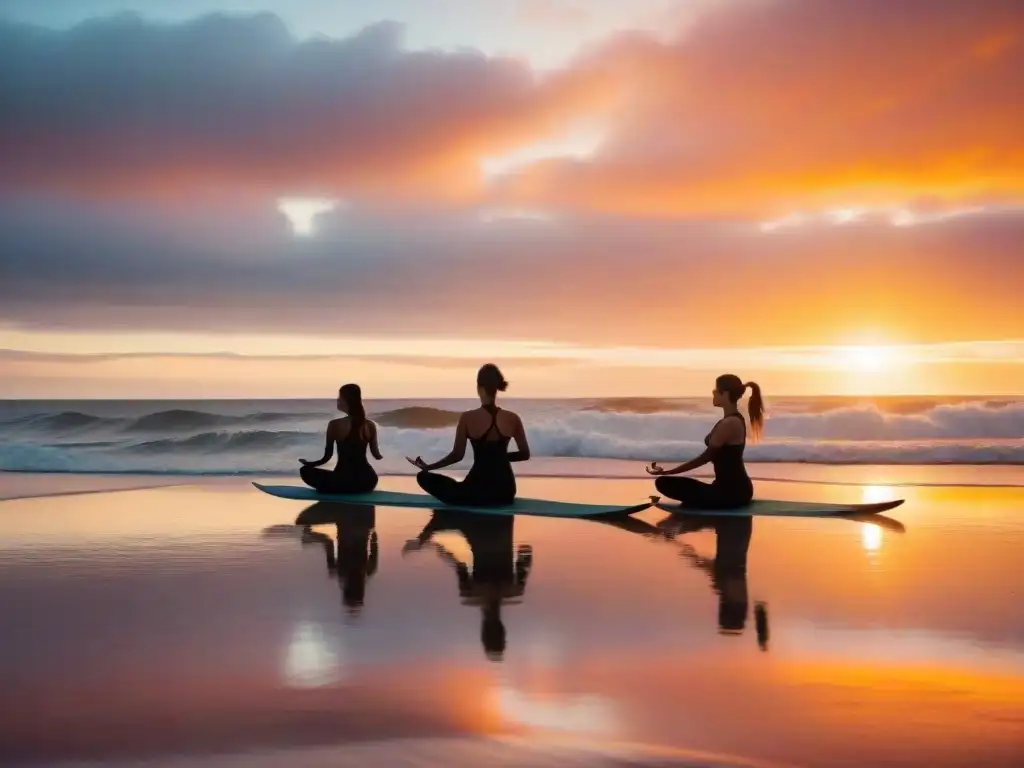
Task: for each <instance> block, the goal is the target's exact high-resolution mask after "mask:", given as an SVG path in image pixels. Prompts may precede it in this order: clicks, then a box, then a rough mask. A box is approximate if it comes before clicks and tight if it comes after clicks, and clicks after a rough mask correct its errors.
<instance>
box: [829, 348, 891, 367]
mask: <svg viewBox="0 0 1024 768" xmlns="http://www.w3.org/2000/svg"><path fill="white" fill-rule="evenodd" d="M837 355H838V358H839V361H840V366H841V367H843V368H846V369H848V370H852V371H859V372H862V373H875V372H878V371H881V370H882V369H883V368H885V367H887V366H888V365H890V364H891V363H893V362H894V361H895V356H894V354H893V352H892V350H891V349H889V348H888V347H881V346H871V347H842V348H840V349H839V350H837Z"/></svg>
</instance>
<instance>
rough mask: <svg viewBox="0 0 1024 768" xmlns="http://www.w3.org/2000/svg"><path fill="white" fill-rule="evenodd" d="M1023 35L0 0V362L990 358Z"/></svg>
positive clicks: (946, 2) (850, 372)
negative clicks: (0, 120)
mask: <svg viewBox="0 0 1024 768" xmlns="http://www.w3.org/2000/svg"><path fill="white" fill-rule="evenodd" d="M126 11H129V12H132V13H125V12H126ZM1020 71H1024V14H1021V13H1020V5H1019V3H1018V2H1015V1H1014V0H979V1H978V2H971V3H964V2H958V1H957V0H937V1H936V2H929V3H917V2H910V0H905V1H904V0H900V1H897V2H892V3H886V4H884V5H878V6H874V5H873V6H872V7H871V8H870V9H868V8H867V6H866V5H865V4H864V3H863V2H861V1H860V0H832V1H831V2H828V3H821V2H816V1H814V0H700V1H699V2H698V1H696V0H694V1H691V2H686V1H685V0H679V2H667V1H664V0H662V1H656V0H644V1H643V2H635V3H622V2H618V0H608V1H600V2H598V1H594V2H587V3H583V2H572V1H571V0H566V1H564V2H562V1H560V0H496V1H495V2H492V3H486V4H484V3H477V4H471V3H463V2H455V1H454V0H443V1H439V2H434V3H422V2H414V0H378V1H377V2H373V3H370V2H344V3H342V2H328V1H327V0H289V2H284V1H283V0H244V1H242V0H219V2H218V0H176V1H175V2H170V0H150V1H148V2H145V1H143V0H136V1H135V2H131V0H69V1H68V2H63V3H38V2H35V0H31V1H30V0H0V72H2V73H3V75H4V76H3V78H2V83H3V85H2V86H0V113H2V114H3V115H4V120H3V121H2V122H0V243H2V249H0V350H4V351H2V352H0V397H3V396H14V397H26V396H47V397H58V396H88V397H102V396H117V397H125V396H140V397H142V396H144V397H160V396H177V397H184V396H210V395H217V396H229V395H237V396H289V395H296V396H311V395H317V394H322V393H328V394H329V393H330V391H331V390H333V389H334V388H335V387H336V386H337V383H338V382H339V381H340V379H356V380H359V381H361V382H362V383H363V384H364V386H366V387H368V388H369V389H371V390H372V391H374V392H376V393H378V394H379V396H415V395H424V396H432V397H436V396H440V395H445V394H452V395H462V394H468V395H471V394H472V392H473V386H472V371H473V370H474V369H475V367H476V366H477V365H478V364H479V363H480V362H483V361H484V360H485V359H493V360H495V361H496V362H498V363H499V364H503V365H505V366H506V368H507V369H508V370H507V371H506V373H507V375H508V377H509V379H510V380H512V381H513V382H514V383H516V386H517V392H516V394H520V395H570V394H587V395H600V394H611V395H614V394H657V395H668V394H679V395H686V394H705V393H706V392H707V390H708V384H709V378H712V377H713V374H715V373H718V372H721V371H723V370H734V371H735V372H737V373H739V374H740V375H741V376H743V377H744V378H755V377H757V378H759V379H761V380H762V383H766V386H771V387H772V388H773V389H775V390H776V391H784V392H787V393H793V394H798V393H847V392H858V393H860V392H878V393H913V392H920V393H936V394H949V393H964V392H966V393H974V394H986V393H997V394H1019V393H1020V392H1021V391H1024V354H1022V349H1024V341H1022V340H1024V312H1022V311H1021V310H1020V288H1019V286H1020V285H1022V284H1024V252H1022V251H1021V248H1020V243H1021V242H1024V140H1022V139H1021V132H1020V130H1019V127H1020V126H1021V125H1024V86H1022V85H1021V84H1020V78H1019V75H1018V73H1019V72H1020ZM285 356H291V357H290V358H289V359H288V360H282V359H281V358H282V357H285Z"/></svg>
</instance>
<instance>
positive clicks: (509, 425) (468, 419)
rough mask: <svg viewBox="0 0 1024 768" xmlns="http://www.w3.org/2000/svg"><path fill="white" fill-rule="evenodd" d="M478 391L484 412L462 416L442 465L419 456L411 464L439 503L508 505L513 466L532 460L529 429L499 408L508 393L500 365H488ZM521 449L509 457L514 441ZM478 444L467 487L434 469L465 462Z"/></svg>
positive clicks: (511, 497)
mask: <svg viewBox="0 0 1024 768" xmlns="http://www.w3.org/2000/svg"><path fill="white" fill-rule="evenodd" d="M476 389H477V394H478V395H479V397H480V407H479V408H474V409H473V410H471V411H466V412H465V413H463V414H462V415H461V416H460V417H459V423H458V426H456V428H455V445H454V446H453V447H452V450H451V452H450V453H449V454H448V455H447V456H445V457H444V458H443V459H441V460H440V461H435V462H434V463H433V464H427V463H426V462H425V461H424V460H423V459H421V458H420V457H419V456H417V457H416V458H415V459H410V458H409V457H406V459H408V461H409V463H410V464H412V465H413V466H414V467H416V468H417V469H419V470H420V473H419V474H418V475H416V482H417V483H419V485H420V488H422V489H423V490H424V491H426V492H427V493H429V494H430V495H431V496H433V497H434V498H435V499H438V500H440V501H442V502H444V503H445V504H450V505H454V506H458V505H466V506H504V505H506V504H511V503H512V502H513V501H514V500H515V497H516V476H515V473H513V472H512V462H514V461H526V460H527V459H529V458H530V446H529V444H528V443H527V442H526V430H525V429H524V427H523V421H522V419H520V418H519V416H518V414H516V413H513V412H512V411H507V410H505V409H504V408H499V407H498V405H497V398H498V393H499V392H504V391H505V390H506V389H508V382H507V381H505V377H504V376H502V375H501V371H500V370H498V366H496V365H494V364H493V363H488V364H487V365H484V366H483V367H481V368H480V370H479V371H478V372H477V376H476ZM513 439H514V440H515V441H516V448H518V450H516V451H512V452H509V450H508V446H509V442H510V441H511V440H513ZM467 440H468V441H469V442H470V443H472V444H473V466H472V468H471V469H470V470H469V473H468V474H467V475H466V479H465V480H463V481H462V482H459V481H458V480H456V479H454V478H452V477H448V476H446V475H438V474H435V472H434V470H437V469H441V468H443V467H448V466H451V465H452V464H456V463H458V462H460V461H462V459H463V457H465V455H466V441H467Z"/></svg>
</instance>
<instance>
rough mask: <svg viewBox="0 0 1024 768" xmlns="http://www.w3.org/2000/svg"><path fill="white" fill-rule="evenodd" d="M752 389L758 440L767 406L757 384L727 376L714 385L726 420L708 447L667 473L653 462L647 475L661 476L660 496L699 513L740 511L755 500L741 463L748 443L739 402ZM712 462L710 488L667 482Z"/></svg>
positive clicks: (711, 436) (697, 482)
mask: <svg viewBox="0 0 1024 768" xmlns="http://www.w3.org/2000/svg"><path fill="white" fill-rule="evenodd" d="M748 389H749V390H750V404H749V406H748V413H749V415H750V433H751V436H752V437H753V438H754V439H755V440H756V439H757V438H759V437H760V435H761V431H762V429H763V427H764V401H763V400H762V398H761V388H760V387H759V386H758V385H757V384H755V383H754V382H752V381H751V382H748V383H746V384H744V383H743V382H742V381H741V380H740V378H739V377H738V376H734V375H733V374H731V373H727V374H725V375H723V376H719V377H718V378H717V379H716V380H715V389H714V391H713V392H712V403H713V404H714V405H715V406H716V407H718V408H721V409H722V418H721V419H720V420H719V421H718V423H716V424H715V426H714V427H713V428H712V429H711V432H710V433H709V434H708V436H707V437H705V438H704V445H706V446H707V448H706V449H705V450H704V452H703V453H702V454H701V455H700V456H698V457H697V458H695V459H692V460H690V461H688V462H686V463H685V464H680V465H679V466H678V467H673V468H672V469H663V468H661V467H659V466H658V464H657V462H651V465H650V466H649V467H648V468H647V473H648V474H651V475H657V476H658V479H657V480H656V481H655V482H654V486H655V487H656V488H657V489H658V492H659V493H660V494H661V495H662V496H667V497H668V498H670V499H675V500H676V501H681V502H682V503H683V505H684V506H689V507H695V508H698V509H733V508H735V507H742V506H745V505H747V504H749V503H750V502H751V500H752V499H753V498H754V484H753V483H752V482H751V481H750V476H749V475H748V474H747V469H746V467H745V466H744V464H743V449H744V448H745V447H746V443H747V423H746V421H744V419H743V414H741V413H740V411H739V401H740V398H742V397H743V395H744V393H745V392H746V391H747V390H748ZM708 462H711V463H712V464H713V465H714V467H715V479H714V482H712V483H710V484H709V483H702V482H701V481H700V480H697V479H695V478H692V477H667V475H679V474H682V473H683V472H689V471H690V470H691V469H696V468H697V467H702V466H704V465H705V464H707V463H708Z"/></svg>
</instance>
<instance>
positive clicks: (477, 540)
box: [402, 509, 533, 661]
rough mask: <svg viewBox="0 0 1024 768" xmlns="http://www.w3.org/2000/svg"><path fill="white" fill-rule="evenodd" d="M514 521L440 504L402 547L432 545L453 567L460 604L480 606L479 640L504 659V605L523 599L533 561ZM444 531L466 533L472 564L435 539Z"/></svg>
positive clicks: (497, 658)
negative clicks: (517, 537) (518, 538)
mask: <svg viewBox="0 0 1024 768" xmlns="http://www.w3.org/2000/svg"><path fill="white" fill-rule="evenodd" d="M514 525H515V517H513V516H512V515H508V516H504V515H502V516H498V515H495V516H487V515H477V514H472V513H469V512H458V511H455V510H447V509H442V510H436V511H435V512H434V514H433V515H432V516H431V518H430V520H429V521H428V522H427V524H426V525H425V526H424V527H423V530H422V531H420V534H419V536H417V537H416V538H415V539H410V540H409V541H407V542H406V544H405V546H404V547H403V548H402V553H403V555H404V554H406V553H409V552H415V551H419V550H421V549H423V548H424V547H426V546H428V545H430V546H432V547H433V549H434V550H435V551H436V552H437V554H438V555H439V556H440V557H441V559H442V560H444V561H445V562H447V563H448V564H449V565H451V566H452V567H453V568H454V569H455V574H456V577H457V579H458V588H459V597H460V598H461V600H462V604H463V605H476V606H478V607H479V608H480V642H481V643H482V645H483V647H484V652H485V653H486V655H487V657H488V658H489V659H491V660H492V661H500V660H501V659H502V658H503V656H504V653H505V647H506V633H505V623H504V621H503V620H502V617H501V608H502V606H503V605H509V604H511V605H514V604H516V603H518V602H520V600H519V599H520V598H522V596H523V594H524V592H525V591H526V581H527V579H528V578H529V575H530V569H531V568H532V566H533V548H532V547H531V546H530V545H529V544H521V545H519V546H518V547H516V546H515V543H514V537H513V531H514ZM442 531H454V532H457V533H460V534H462V536H463V537H464V538H465V540H466V543H467V544H468V545H469V548H470V551H471V552H472V554H473V566H472V569H470V567H469V565H467V564H466V563H464V562H463V561H462V560H460V559H459V558H458V557H457V556H455V555H454V554H452V553H451V552H450V551H449V550H448V549H446V548H445V547H444V546H442V545H441V544H440V543H438V542H436V541H434V540H433V539H434V536H435V535H436V534H438V533H441V532H442Z"/></svg>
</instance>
